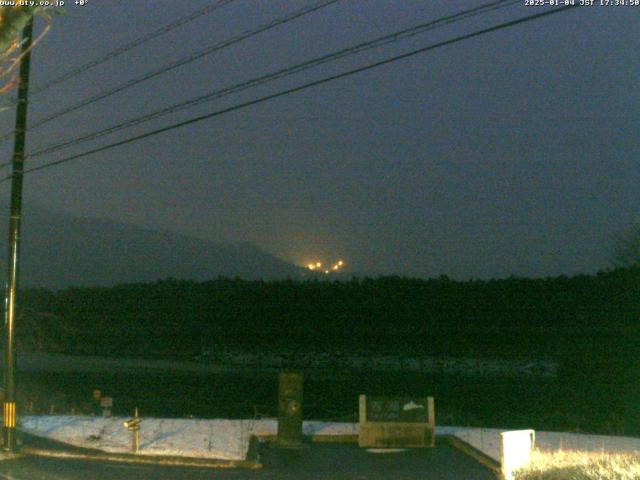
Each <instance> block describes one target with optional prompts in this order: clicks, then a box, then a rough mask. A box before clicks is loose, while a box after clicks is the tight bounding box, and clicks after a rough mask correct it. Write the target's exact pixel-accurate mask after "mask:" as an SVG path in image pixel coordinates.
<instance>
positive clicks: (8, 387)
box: [4, 17, 33, 452]
mask: <svg viewBox="0 0 640 480" xmlns="http://www.w3.org/2000/svg"><path fill="white" fill-rule="evenodd" d="M32 36H33V17H32V18H31V20H29V22H28V23H27V24H26V25H25V27H24V29H23V30H22V49H21V54H22V59H21V61H20V82H19V84H18V105H17V107H16V130H15V142H14V147H13V172H12V177H11V212H10V217H9V242H8V246H9V265H8V269H7V270H8V278H7V292H6V298H5V307H6V312H5V315H6V316H5V325H4V326H5V343H4V449H5V450H6V451H10V452H12V451H14V449H15V428H16V384H15V366H16V357H15V328H14V322H15V316H16V290H17V289H18V259H19V255H18V253H19V247H20V220H21V216H22V176H23V171H24V146H25V137H26V130H27V98H28V93H29V63H30V60H31V53H30V52H31V37H32Z"/></svg>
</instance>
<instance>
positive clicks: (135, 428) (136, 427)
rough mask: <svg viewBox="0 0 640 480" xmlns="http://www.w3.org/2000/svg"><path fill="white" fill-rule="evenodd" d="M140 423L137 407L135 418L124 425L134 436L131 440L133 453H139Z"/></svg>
mask: <svg viewBox="0 0 640 480" xmlns="http://www.w3.org/2000/svg"><path fill="white" fill-rule="evenodd" d="M140 422H141V420H140V417H139V416H138V407H136V410H135V414H134V416H133V418H130V419H129V420H127V421H126V422H124V424H123V425H124V428H126V429H127V430H129V431H130V432H131V433H132V434H133V436H132V438H131V451H132V452H133V453H138V434H139V432H140Z"/></svg>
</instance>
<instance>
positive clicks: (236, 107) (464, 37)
mask: <svg viewBox="0 0 640 480" xmlns="http://www.w3.org/2000/svg"><path fill="white" fill-rule="evenodd" d="M576 6H577V5H568V6H563V7H558V8H554V9H553V10H547V11H545V12H542V13H538V14H534V15H529V16H526V17H523V18H519V19H517V20H512V21H509V22H505V23H501V24H498V25H495V26H493V27H488V28H484V29H482V30H477V31H475V32H472V33H468V34H465V35H460V36H458V37H454V38H452V39H449V40H445V41H442V42H438V43H435V44H432V45H428V46H426V47H422V48H419V49H417V50H412V51H410V52H408V53H403V54H401V55H396V56H393V57H390V58H387V59H385V60H381V61H378V62H375V63H371V64H369V65H366V66H364V67H359V68H355V69H352V70H348V71H346V72H343V73H339V74H337V75H332V76H330V77H325V78H323V79H320V80H315V81H313V82H309V83H305V84H304V85H300V86H298V87H293V88H289V89H286V90H283V91H280V92H277V93H273V94H270V95H266V96H263V97H260V98H257V99H254V100H250V101H247V102H244V103H240V104H237V105H234V106H231V107H228V108H224V109H221V110H217V111H215V112H211V113H208V114H205V115H200V116H197V117H193V118H191V119H189V120H185V121H183V122H179V123H174V124H172V125H169V126H166V127H163V128H159V129H156V130H152V131H150V132H147V133H143V134H141V135H136V136H133V137H129V138H127V139H124V140H120V141H118V142H114V143H111V144H108V145H104V146H102V147H98V148H94V149H92V150H87V151H85V152H82V153H78V154H75V155H71V156H68V157H65V158H62V159H60V160H56V161H53V162H49V163H45V164H43V165H40V166H37V167H33V168H30V169H27V170H25V171H24V173H32V172H36V171H39V170H44V169H47V168H51V167H54V166H57V165H61V164H63V163H68V162H70V161H73V160H77V159H79V158H83V157H87V156H89V155H93V154H95V153H100V152H104V151H106V150H110V149H112V148H115V147H119V146H122V145H126V144H129V143H133V142H136V141H139V140H142V139H145V138H149V137H153V136H155V135H159V134H161V133H164V132H168V131H170V130H175V129H177V128H181V127H185V126H187V125H192V124H194V123H198V122H201V121H203V120H208V119H210V118H213V117H217V116H220V115H223V114H225V113H230V112H234V111H236V110H241V109H243V108H246V107H250V106H252V105H257V104H259V103H263V102H266V101H269V100H273V99H276V98H280V97H284V96H286V95H290V94H292V93H296V92H300V91H303V90H306V89H308V88H312V87H316V86H318V85H322V84H325V83H329V82H332V81H334V80H338V79H341V78H345V77H349V76H351V75H355V74H357V73H361V72H364V71H367V70H371V69H374V68H378V67H381V66H383V65H388V64H390V63H393V62H397V61H399V60H404V59H406V58H410V57H413V56H415V55H418V54H421V53H426V52H429V51H432V50H435V49H437V48H441V47H444V46H447V45H452V44H455V43H458V42H462V41H465V40H469V39H471V38H474V37H478V36H480V35H484V34H487V33H491V32H495V31H498V30H502V29H504V28H509V27H513V26H515V25H519V24H522V23H525V22H530V21H532V20H537V19H540V18H543V17H547V16H550V15H554V14H556V13H560V12H564V11H566V10H569V9H571V8H575V7H576ZM10 178H11V176H7V177H4V178H2V179H0V182H5V181H7V180H9V179H10Z"/></svg>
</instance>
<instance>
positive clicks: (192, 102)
mask: <svg viewBox="0 0 640 480" xmlns="http://www.w3.org/2000/svg"><path fill="white" fill-rule="evenodd" d="M515 3H520V0H499V1H494V2H491V3H488V4H485V5H481V6H479V7H475V8H472V9H468V10H464V11H462V12H459V13H456V14H453V15H449V16H447V17H442V18H439V19H437V20H433V21H430V22H426V23H422V24H420V25H416V26H414V27H410V28H407V29H404V30H401V31H398V32H395V33H392V34H389V35H384V36H381V37H378V38H376V39H373V40H370V41H367V42H362V43H359V44H357V45H355V46H352V47H348V48H343V49H341V50H338V51H336V52H332V53H329V54H326V55H322V56H320V57H316V58H313V59H311V60H307V61H305V62H302V63H299V64H296V65H293V66H290V67H287V68H284V69H280V70H277V71H275V72H272V73H269V74H266V75H262V76H259V77H256V78H253V79H251V80H248V81H245V82H242V83H239V84H235V85H233V86H230V87H226V88H223V89H219V90H214V91H212V92H209V93H206V94H204V95H201V96H198V97H195V98H192V99H189V100H187V101H184V102H180V103H177V104H174V105H171V106H169V107H165V108H163V109H161V110H158V111H155V112H151V113H148V114H146V115H143V116H140V117H137V118H134V119H130V120H127V121H125V122H121V123H119V124H116V125H112V126H111V127H107V128H105V129H102V130H99V131H97V132H92V133H89V134H85V135H82V136H80V137H76V138H75V139H72V140H68V141H66V142H62V143H59V144H55V145H50V146H48V147H45V148H43V149H41V150H38V151H36V152H34V153H32V154H30V155H29V157H30V158H34V157H38V156H41V155H44V154H46V153H52V152H55V151H58V150H61V149H65V148H68V147H70V146H73V145H77V144H80V143H84V142H86V141H89V140H94V139H96V138H100V137H103V136H105V135H109V134H111V133H115V132H117V131H119V130H122V129H125V128H130V127H132V126H135V125H139V124H142V123H145V122H148V121H151V120H154V119H157V118H160V117H163V116H165V115H168V114H170V113H175V112H177V111H181V110H184V109H187V108H191V107H194V106H196V105H199V104H201V103H205V102H208V101H211V100H213V99H216V98H221V97H223V96H226V95H230V94H233V93H238V92H240V91H243V90H246V89H248V88H252V87H255V86H258V85H262V84H264V83H268V82H272V81H275V80H279V79H281V78H284V77H287V76H290V75H293V74H296V73H300V72H302V71H305V70H308V69H310V68H312V67H316V66H318V65H321V64H324V63H327V62H332V61H335V60H338V59H340V58H344V57H347V56H350V55H354V54H356V53H360V52H362V51H365V50H368V49H373V48H378V47H381V46H383V45H387V44H389V43H393V42H397V41H400V40H404V39H406V38H410V37H412V36H415V35H417V34H419V33H423V32H425V31H428V30H432V29H435V28H439V27H443V26H445V25H449V24H452V23H455V22H458V21H461V20H463V19H467V18H470V17H473V16H476V15H480V14H485V13H488V12H489V11H492V10H496V9H498V8H504V7H507V6H510V5H513V4H515Z"/></svg>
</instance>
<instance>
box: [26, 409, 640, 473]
mask: <svg viewBox="0 0 640 480" xmlns="http://www.w3.org/2000/svg"><path fill="white" fill-rule="evenodd" d="M125 420H126V419H125V418H118V417H112V418H103V417H83V416H28V417H22V418H21V429H22V430H24V431H25V432H27V433H31V434H33V435H37V436H41V437H45V438H50V439H53V440H57V441H60V442H64V443H68V444H70V445H74V446H77V447H85V448H93V449H98V450H103V451H105V452H110V453H128V452H130V451H131V432H129V431H127V430H126V429H125V428H124V426H123V422H124V421H125ZM358 431H359V427H358V424H357V423H339V422H321V421H307V422H304V425H303V432H304V434H305V435H357V434H358ZM504 431H505V430H500V429H489V428H466V427H447V426H440V427H436V434H437V435H455V436H456V437H458V438H459V439H461V440H463V441H464V442H466V443H468V444H470V445H472V446H473V447H475V448H476V449H478V450H480V451H482V452H483V453H485V454H486V455H488V456H489V457H491V458H493V459H495V460H496V461H498V462H499V461H500V432H504ZM276 434H277V422H276V420H275V419H263V420H201V419H162V418H143V419H142V425H141V429H140V450H139V454H140V455H169V456H183V457H193V458H209V459H224V460H244V459H246V456H247V452H248V450H249V441H250V439H251V437H252V436H253V435H256V436H272V435H276ZM536 447H537V448H539V449H542V450H559V449H564V450H583V451H584V450H588V451H610V452H640V439H638V438H630V437H612V436H605V435H581V434H572V433H562V432H536Z"/></svg>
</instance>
